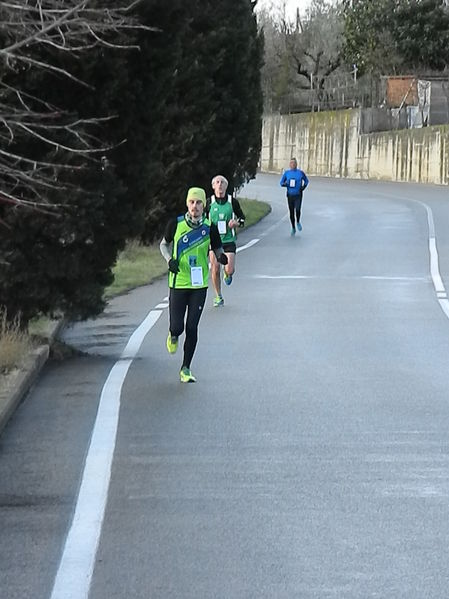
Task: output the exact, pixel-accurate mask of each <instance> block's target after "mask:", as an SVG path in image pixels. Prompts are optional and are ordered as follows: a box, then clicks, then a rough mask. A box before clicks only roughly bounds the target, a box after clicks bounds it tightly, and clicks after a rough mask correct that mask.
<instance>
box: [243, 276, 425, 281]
mask: <svg viewBox="0 0 449 599" xmlns="http://www.w3.org/2000/svg"><path fill="white" fill-rule="evenodd" d="M253 278H254V279H348V280H349V279H364V280H373V281H428V280H429V278H428V277H382V276H371V275H359V276H357V275H348V276H336V275H329V276H325V275H253Z"/></svg>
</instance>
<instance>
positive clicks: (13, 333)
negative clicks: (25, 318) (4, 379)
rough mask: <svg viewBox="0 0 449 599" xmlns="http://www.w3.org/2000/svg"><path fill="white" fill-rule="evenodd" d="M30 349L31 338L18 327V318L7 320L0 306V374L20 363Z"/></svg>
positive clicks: (4, 311)
mask: <svg viewBox="0 0 449 599" xmlns="http://www.w3.org/2000/svg"><path fill="white" fill-rule="evenodd" d="M30 349H31V340H30V338H29V336H28V335H27V333H26V332H24V331H23V330H21V328H20V319H19V318H15V319H14V320H13V321H12V322H11V321H9V320H8V318H7V314H6V310H5V309H3V308H1V307H0V374H4V373H7V372H9V371H10V370H12V369H13V368H17V367H19V366H20V365H21V363H22V361H23V359H24V357H25V356H26V355H27V354H28V352H29V351H30Z"/></svg>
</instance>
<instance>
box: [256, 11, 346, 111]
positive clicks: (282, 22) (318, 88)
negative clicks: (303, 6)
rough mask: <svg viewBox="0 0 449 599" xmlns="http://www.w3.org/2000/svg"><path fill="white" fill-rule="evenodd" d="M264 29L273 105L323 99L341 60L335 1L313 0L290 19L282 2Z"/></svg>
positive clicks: (340, 40)
mask: <svg viewBox="0 0 449 599" xmlns="http://www.w3.org/2000/svg"><path fill="white" fill-rule="evenodd" d="M264 18H265V21H266V20H267V17H266V16H265V17H264ZM264 31H266V32H267V35H268V42H266V55H265V65H266V66H265V71H264V75H265V76H266V77H267V78H268V77H269V81H270V80H271V81H274V88H273V89H274V96H273V97H274V102H273V105H274V107H275V108H276V104H277V105H278V107H279V108H280V109H281V110H283V109H284V110H285V109H286V108H288V107H289V106H290V101H291V102H292V103H293V104H295V103H296V104H298V105H301V106H302V107H303V109H304V108H306V106H307V105H309V109H310V108H312V109H313V100H312V99H313V98H315V99H316V100H318V101H322V100H323V99H324V96H325V95H326V88H327V86H328V82H329V78H330V77H331V76H332V75H333V74H334V73H336V72H338V70H339V68H340V64H341V47H342V42H343V35H342V31H343V23H342V20H341V18H340V16H339V10H338V5H336V4H335V3H331V2H330V1H329V0H313V1H312V3H311V5H310V7H309V8H308V9H307V11H306V12H305V13H304V14H303V15H301V14H300V12H299V9H298V10H297V12H296V16H295V18H294V19H290V18H288V16H287V12H286V10H285V2H283V3H281V5H280V8H279V10H278V12H277V14H276V13H274V17H273V19H272V20H271V23H269V26H268V25H266V24H265V25H264ZM273 73H274V75H275V76H274V77H273ZM269 81H268V83H269ZM295 98H297V100H295ZM306 98H307V100H306ZM286 99H287V100H289V101H287V102H285V100H286ZM298 99H299V100H298ZM283 104H285V106H283Z"/></svg>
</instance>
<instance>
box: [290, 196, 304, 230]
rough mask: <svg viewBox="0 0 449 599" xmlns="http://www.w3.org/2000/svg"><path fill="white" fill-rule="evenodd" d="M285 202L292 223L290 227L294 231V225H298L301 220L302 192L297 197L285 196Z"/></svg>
mask: <svg viewBox="0 0 449 599" xmlns="http://www.w3.org/2000/svg"><path fill="white" fill-rule="evenodd" d="M287 201H288V211H289V213H290V222H291V223H292V227H293V229H294V228H295V225H296V223H299V221H300V219H301V205H302V192H301V193H300V194H299V195H297V196H287ZM295 216H296V222H295Z"/></svg>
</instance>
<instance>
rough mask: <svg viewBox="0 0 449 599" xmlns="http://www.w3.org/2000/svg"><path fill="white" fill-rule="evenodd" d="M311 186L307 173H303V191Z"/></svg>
mask: <svg viewBox="0 0 449 599" xmlns="http://www.w3.org/2000/svg"><path fill="white" fill-rule="evenodd" d="M308 184H309V179H308V178H307V175H306V173H305V172H304V171H303V172H302V181H301V190H304V189H305V188H306V187H307V185H308Z"/></svg>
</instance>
